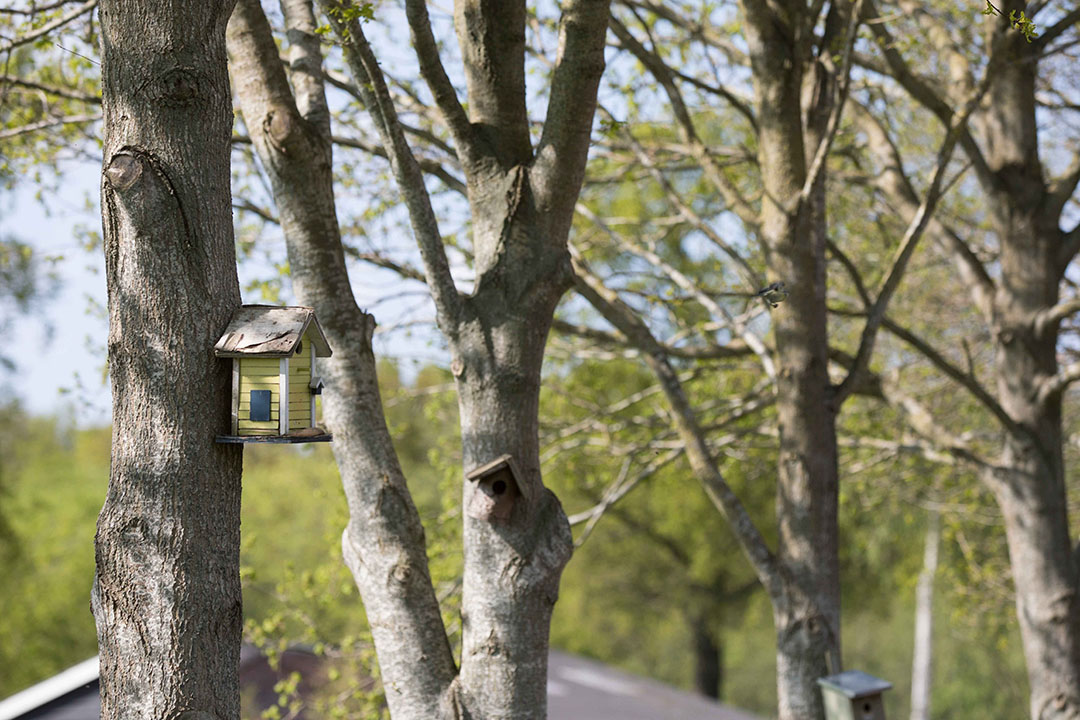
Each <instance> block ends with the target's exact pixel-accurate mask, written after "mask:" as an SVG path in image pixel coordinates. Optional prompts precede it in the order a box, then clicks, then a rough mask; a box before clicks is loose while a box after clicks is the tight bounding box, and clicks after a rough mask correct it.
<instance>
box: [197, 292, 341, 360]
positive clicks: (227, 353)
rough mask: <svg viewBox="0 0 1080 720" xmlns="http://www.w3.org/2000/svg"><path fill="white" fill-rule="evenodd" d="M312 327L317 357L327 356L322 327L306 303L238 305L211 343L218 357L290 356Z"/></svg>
mask: <svg viewBox="0 0 1080 720" xmlns="http://www.w3.org/2000/svg"><path fill="white" fill-rule="evenodd" d="M309 329H310V330H311V334H310V336H309V339H310V342H311V344H312V345H314V346H315V354H316V355H318V356H319V357H330V355H331V354H332V352H331V350H330V345H329V344H328V343H327V342H326V336H325V335H323V331H322V327H320V326H319V321H318V320H317V319H316V318H315V311H314V310H313V309H312V308H309V307H299V306H294V307H280V306H277V305H241V306H240V307H239V308H238V309H237V310H236V312H235V313H233V316H232V319H231V320H229V325H228V327H226V328H225V332H224V333H222V335H221V339H220V340H218V341H217V345H214V354H215V355H217V356H218V357H239V358H242V357H278V358H280V357H289V356H290V355H292V354H293V353H294V352H296V348H297V346H298V345H299V343H300V339H301V338H302V337H304V333H305V332H307V331H308V330H309Z"/></svg>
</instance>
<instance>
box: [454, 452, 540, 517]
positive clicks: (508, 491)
mask: <svg viewBox="0 0 1080 720" xmlns="http://www.w3.org/2000/svg"><path fill="white" fill-rule="evenodd" d="M465 477H466V478H467V479H468V480H469V481H470V482H473V483H476V486H475V487H474V489H473V494H472V497H471V498H470V499H469V504H468V507H467V508H466V512H467V513H468V515H469V517H471V518H475V519H477V520H487V521H489V522H506V521H508V520H510V518H511V516H512V515H513V514H514V506H515V504H517V502H518V498H521V499H522V500H523V501H525V502H526V503H527V502H528V500H529V498H528V497H526V496H525V487H524V486H523V483H522V481H523V476H522V474H521V471H520V470H518V469H517V465H516V464H515V463H514V458H513V457H512V456H510V455H503V456H502V457H499V458H496V459H495V460H493V461H491V462H489V463H487V464H485V465H481V466H480V467H478V468H476V469H474V470H472V471H470V472H469V473H468V474H467V475H466V476H465Z"/></svg>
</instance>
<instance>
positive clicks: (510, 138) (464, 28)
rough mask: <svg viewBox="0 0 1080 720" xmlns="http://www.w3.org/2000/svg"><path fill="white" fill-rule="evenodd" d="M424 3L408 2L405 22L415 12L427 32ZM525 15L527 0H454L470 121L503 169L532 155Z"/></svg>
mask: <svg viewBox="0 0 1080 720" xmlns="http://www.w3.org/2000/svg"><path fill="white" fill-rule="evenodd" d="M423 5H424V3H422V2H417V1H416V0H412V2H410V3H409V4H408V5H407V10H406V12H407V13H408V14H409V24H410V26H414V20H413V17H414V14H415V15H417V19H418V21H420V22H423V23H424V26H423V27H424V28H427V29H428V31H430V26H429V25H427V24H426V23H427V11H426V10H424V11H423V17H419V9H417V8H419V7H422V6H423ZM525 17H526V10H525V0H500V2H483V0H457V2H455V3H454V29H455V30H456V31H457V39H458V46H459V47H460V48H461V59H462V62H463V64H464V71H465V81H466V87H467V88H468V97H469V108H468V113H469V120H471V121H472V125H473V128H474V129H475V131H476V133H477V134H478V135H480V136H481V137H483V138H484V140H485V141H486V144H487V145H488V146H489V147H490V148H491V149H492V150H494V152H495V156H496V157H497V158H498V160H499V164H500V165H501V167H502V168H503V170H504V171H505V170H509V169H510V168H512V167H514V166H515V165H525V164H528V163H529V161H530V160H531V159H532V143H531V142H530V139H529V117H528V112H527V111H526V108H525ZM418 50H419V45H418ZM418 54H419V52H418ZM588 115H589V117H591V116H592V113H591V112H590V113H588Z"/></svg>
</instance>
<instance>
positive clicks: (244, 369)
mask: <svg viewBox="0 0 1080 720" xmlns="http://www.w3.org/2000/svg"><path fill="white" fill-rule="evenodd" d="M280 367H281V362H280V361H279V360H278V358H261V357H253V358H240V402H239V409H238V412H237V415H238V418H237V429H238V433H239V434H240V435H277V434H278V418H279V413H278V411H279V409H280V402H281V382H280V375H279V372H280ZM252 390H269V391H270V419H269V420H268V421H266V422H258V421H254V420H252V419H251V391H252Z"/></svg>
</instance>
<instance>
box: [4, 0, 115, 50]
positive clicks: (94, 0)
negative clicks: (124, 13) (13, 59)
mask: <svg viewBox="0 0 1080 720" xmlns="http://www.w3.org/2000/svg"><path fill="white" fill-rule="evenodd" d="M97 6H98V0H87V2H84V3H83V4H82V5H80V6H79V7H77V8H75V9H74V10H72V11H71V12H69V13H67V14H65V15H61V16H60V17H58V18H56V19H55V20H53V21H52V22H48V23H45V24H44V25H42V26H41V27H39V28H38V29H37V30H34V31H33V32H29V33H27V34H26V35H22V36H20V37H17V38H15V39H14V40H12V41H10V42H9V43H7V44H6V45H0V54H2V53H6V52H9V51H11V50H14V49H15V48H17V47H20V46H22V45H26V44H27V43H32V42H34V41H35V40H37V39H38V38H40V37H44V36H45V35H48V34H49V33H51V32H52V31H53V30H56V29H57V28H61V27H63V26H65V25H67V24H68V23H69V22H71V21H72V20H75V19H76V18H79V17H81V16H83V15H85V14H86V13H88V12H91V11H92V10H93V9H94V8H96V7H97Z"/></svg>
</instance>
